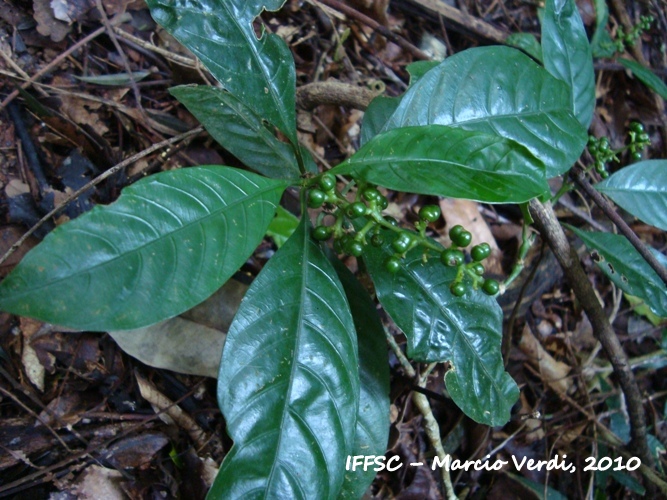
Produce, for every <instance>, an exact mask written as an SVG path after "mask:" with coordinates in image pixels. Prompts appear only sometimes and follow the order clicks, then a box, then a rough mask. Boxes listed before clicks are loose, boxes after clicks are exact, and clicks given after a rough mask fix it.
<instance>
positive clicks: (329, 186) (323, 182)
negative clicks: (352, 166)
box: [320, 174, 336, 191]
mask: <svg viewBox="0 0 667 500" xmlns="http://www.w3.org/2000/svg"><path fill="white" fill-rule="evenodd" d="M320 187H321V188H322V189H324V190H325V191H333V189H334V188H335V187H336V178H335V177H334V176H333V175H331V174H323V175H322V177H320Z"/></svg>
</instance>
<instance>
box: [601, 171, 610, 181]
mask: <svg viewBox="0 0 667 500" xmlns="http://www.w3.org/2000/svg"><path fill="white" fill-rule="evenodd" d="M600 177H602V178H603V179H606V178H607V177H609V172H607V171H606V170H604V171H602V172H600Z"/></svg>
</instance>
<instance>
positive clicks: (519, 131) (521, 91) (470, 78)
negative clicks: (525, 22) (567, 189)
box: [383, 47, 588, 178]
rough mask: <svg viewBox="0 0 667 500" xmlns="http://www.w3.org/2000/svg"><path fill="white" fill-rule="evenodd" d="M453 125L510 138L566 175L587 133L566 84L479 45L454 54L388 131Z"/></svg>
mask: <svg viewBox="0 0 667 500" xmlns="http://www.w3.org/2000/svg"><path fill="white" fill-rule="evenodd" d="M415 125H452V126H456V127H461V128H464V129H466V130H475V131H479V132H484V133H487V134H493V135H498V136H500V137H502V138H506V139H512V140H514V141H516V142H518V143H519V144H522V145H523V146H525V147H526V148H528V149H529V150H530V152H531V153H533V155H534V156H536V157H537V158H538V159H539V160H541V161H542V162H543V163H544V164H545V165H546V168H547V171H546V173H547V178H549V177H555V176H557V175H560V174H562V173H563V172H565V171H567V170H568V169H569V168H570V167H571V166H572V164H573V163H574V162H575V161H576V160H577V159H578V158H579V155H580V154H581V152H582V151H583V149H584V146H585V144H586V141H587V139H588V136H587V134H586V130H585V128H584V127H582V126H581V124H580V123H579V122H578V121H577V119H576V118H575V117H574V116H573V115H572V112H571V103H570V95H569V91H568V88H567V85H565V84H564V83H563V82H562V81H560V80H558V79H556V78H554V77H553V76H551V75H550V74H549V72H548V71H546V70H545V69H544V68H542V67H540V66H538V65H537V64H536V63H535V61H533V60H532V59H531V58H530V57H528V56H527V55H525V54H523V53H522V52H520V51H518V50H516V49H512V48H510V47H480V48H474V49H469V50H466V51H463V52H460V53H458V54H456V55H453V56H451V57H448V58H447V59H445V60H444V62H442V63H441V64H440V65H439V66H438V67H436V68H434V69H432V70H431V71H429V72H428V73H426V74H425V75H424V76H422V77H421V78H420V79H419V80H418V81H417V83H415V84H414V85H413V86H411V87H410V89H408V91H407V92H406V93H405V95H404V96H403V97H402V99H401V103H400V104H399V106H398V108H397V109H396V111H395V112H394V114H393V115H392V117H391V118H390V120H389V121H388V122H387V124H386V125H385V126H384V128H383V131H386V130H390V129H393V128H398V127H408V126H415Z"/></svg>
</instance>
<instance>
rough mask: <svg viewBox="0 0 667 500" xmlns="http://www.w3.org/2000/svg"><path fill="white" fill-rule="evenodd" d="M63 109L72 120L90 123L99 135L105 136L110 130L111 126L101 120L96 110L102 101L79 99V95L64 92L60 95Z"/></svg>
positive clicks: (80, 123)
mask: <svg viewBox="0 0 667 500" xmlns="http://www.w3.org/2000/svg"><path fill="white" fill-rule="evenodd" d="M60 100H61V103H62V104H61V108H60V109H61V110H62V111H63V113H65V114H66V115H67V116H69V117H70V118H71V120H72V121H73V122H75V123H78V124H79V125H88V126H89V127H91V128H92V129H93V130H94V131H95V132H96V133H97V134H98V135H100V136H103V135H104V134H106V133H107V132H109V128H108V127H107V126H106V125H105V124H104V123H103V122H102V121H101V120H100V117H99V115H98V113H96V111H97V110H98V109H99V108H100V106H102V103H99V102H94V101H87V100H84V99H79V98H78V97H75V96H72V95H67V94H62V95H61V96H60Z"/></svg>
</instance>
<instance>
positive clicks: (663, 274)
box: [570, 167, 667, 285]
mask: <svg viewBox="0 0 667 500" xmlns="http://www.w3.org/2000/svg"><path fill="white" fill-rule="evenodd" d="M570 176H571V177H572V178H573V179H574V181H575V182H576V183H577V184H578V185H579V187H581V188H582V189H583V190H584V191H585V192H586V194H587V195H588V196H590V197H591V198H592V199H593V201H594V202H595V204H596V205H597V206H599V207H600V208H601V209H602V211H603V212H604V214H605V215H606V216H607V217H609V219H610V220H611V221H612V222H613V223H614V224H615V225H616V227H618V229H619V231H621V233H623V236H625V237H626V238H627V239H628V241H629V242H630V243H632V246H633V247H635V248H636V249H637V251H638V252H639V254H640V255H641V256H642V257H643V258H644V260H645V261H646V262H648V264H649V265H650V266H651V267H652V268H653V270H654V271H655V272H656V273H658V276H660V279H661V280H662V281H663V282H664V283H665V285H667V269H665V267H664V266H662V265H661V264H660V262H658V259H656V258H655V255H653V254H652V253H651V251H650V250H649V249H648V248H647V247H646V245H645V244H644V242H643V241H642V240H640V239H639V237H638V236H637V235H636V234H635V232H634V231H633V230H632V229H630V226H628V225H627V224H626V222H625V221H624V220H623V219H622V218H621V216H620V215H618V213H617V212H616V210H614V207H612V205H611V203H609V202H608V201H607V200H606V199H605V198H604V196H602V194H600V192H599V191H598V190H597V189H595V188H594V187H593V186H591V184H590V182H588V180H587V179H586V177H585V174H584V171H583V170H582V169H580V168H579V167H574V168H573V169H572V170H571V172H570Z"/></svg>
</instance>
